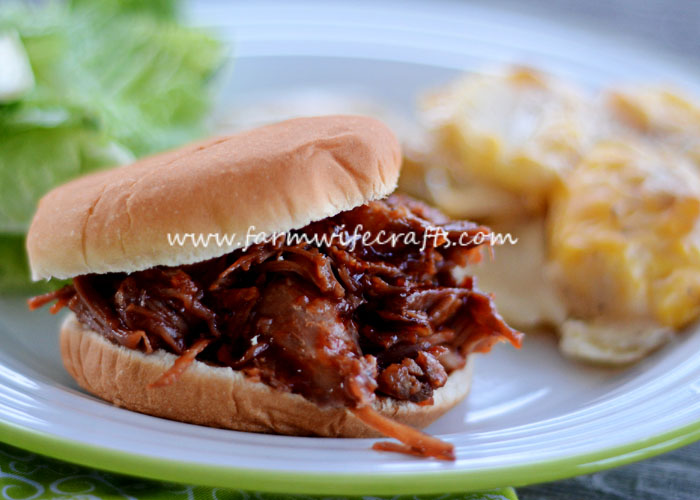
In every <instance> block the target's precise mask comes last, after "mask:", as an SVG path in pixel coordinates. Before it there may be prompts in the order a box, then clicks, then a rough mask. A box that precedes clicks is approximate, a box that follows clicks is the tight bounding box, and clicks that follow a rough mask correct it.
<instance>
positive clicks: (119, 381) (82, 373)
mask: <svg viewBox="0 0 700 500" xmlns="http://www.w3.org/2000/svg"><path fill="white" fill-rule="evenodd" d="M60 345H61V357H62V358H63V364H64V365H65V367H66V370H68V373H70V375H71V376H72V377H73V378H74V379H75V380H76V381H77V382H78V384H79V385H80V386H81V387H82V388H83V389H85V390H86V391H88V392H90V393H92V394H94V395H96V396H99V397H100V398H102V399H104V400H107V401H110V402H111V403H113V404H115V405H117V406H120V407H124V408H128V409H130V410H134V411H138V412H141V413H146V414H148V415H153V416H157V417H163V418H168V419H171V420H179V421H182V422H189V423H192V424H200V425H207V426H210V427H221V428H225V429H234V430H239V431H249V432H269V433H277V434H287V435H297V436H311V435H313V436H325V437H379V436H380V434H378V433H376V432H375V431H374V430H372V429H371V428H369V427H368V426H367V425H365V424H364V423H362V422H361V421H360V420H359V419H358V418H357V417H356V416H355V415H354V414H353V413H351V412H350V411H348V410H347V409H345V408H320V407H319V406H317V405H316V404H314V403H312V402H311V401H309V400H307V399H305V398H303V397H302V396H299V395H298V394H293V393H290V392H286V391H281V390H276V389H273V388H272V387H270V386H268V385H267V384H264V383H262V382H257V381H255V380H253V379H251V378H249V377H246V376H245V375H244V374H243V373H241V372H239V371H235V370H233V369H231V368H229V367H219V366H210V365H208V364H206V363H203V362H200V361H195V362H194V363H193V364H192V365H191V366H190V367H189V368H188V369H187V370H186V371H185V372H184V373H183V374H182V375H181V376H180V378H179V379H178V381H177V382H176V383H175V384H172V385H168V386H165V387H159V388H154V389H151V388H148V387H147V385H148V384H149V383H150V382H153V381H155V380H156V379H157V378H158V377H159V376H160V375H162V374H163V372H164V371H166V370H167V369H168V368H169V367H170V366H172V364H173V362H174V361H175V359H177V357H176V356H175V355H173V354H170V353H168V352H165V351H163V350H158V351H156V352H154V353H153V354H143V353H142V352H140V351H135V350H132V349H127V348H125V347H122V346H119V345H117V344H114V343H112V342H110V341H109V340H107V339H106V338H105V337H104V336H102V335H100V334H99V333H96V332H94V331H92V330H90V329H89V328H87V327H85V326H83V325H82V324H81V323H80V322H78V320H77V319H76V317H75V315H73V314H72V313H71V314H70V315H69V316H68V318H66V320H65V321H64V323H63V326H62V327H61V336H60ZM471 359H472V358H470V361H469V362H468V363H467V365H466V366H465V367H464V368H462V369H461V370H457V371H455V372H453V373H452V374H451V375H450V377H449V378H448V380H447V383H446V384H445V385H444V386H443V387H441V388H439V389H437V390H436V391H435V393H434V395H433V398H434V404H433V405H424V406H421V405H418V404H416V403H411V402H408V401H398V400H395V399H392V398H383V397H377V398H376V401H375V403H374V408H375V409H376V410H377V411H378V412H379V413H381V414H382V415H384V416H386V417H390V418H391V419H393V420H395V421H397V422H401V423H404V424H408V425H411V426H413V427H417V428H423V427H425V426H427V425H429V424H430V423H431V422H433V421H434V420H436V419H437V418H439V417H440V416H442V415H443V414H444V413H445V412H447V411H448V410H450V409H451V408H452V407H454V406H455V405H456V404H457V403H459V402H460V401H461V400H462V399H464V397H465V396H466V395H467V393H468V392H469V388H470V382H471V372H472V362H471Z"/></svg>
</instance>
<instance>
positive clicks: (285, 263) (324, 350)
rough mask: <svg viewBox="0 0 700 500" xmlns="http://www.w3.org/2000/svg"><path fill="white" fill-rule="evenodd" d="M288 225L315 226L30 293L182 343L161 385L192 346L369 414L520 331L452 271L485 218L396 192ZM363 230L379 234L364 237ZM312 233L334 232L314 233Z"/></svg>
mask: <svg viewBox="0 0 700 500" xmlns="http://www.w3.org/2000/svg"><path fill="white" fill-rule="evenodd" d="M436 228H440V229H441V230H442V233H441V234H439V235H438V234H437V233H436V232H435V229H436ZM290 234H296V235H297V236H302V235H303V236H305V237H306V238H305V239H304V238H300V239H298V240H297V241H296V242H291V243H290V241H289V238H275V239H274V240H272V241H265V242H263V243H259V244H255V245H252V246H249V247H248V248H246V249H242V250H236V251H234V252H232V253H230V254H227V255H224V256H222V257H219V258H215V259H211V260H207V261H204V262H200V263H197V264H193V265H184V266H179V267H155V268H152V269H148V270H145V271H139V272H135V273H131V274H123V273H114V274H104V275H85V276H78V277H76V278H74V279H73V283H72V285H68V286H66V287H64V288H62V289H60V290H58V291H56V292H52V293H49V294H46V295H43V296H39V297H35V298H33V299H31V300H30V307H32V308H36V307H40V306H41V305H43V304H46V303H47V302H50V301H52V300H55V301H56V303H55V304H54V306H52V312H56V311H57V310H59V309H60V308H61V307H63V306H67V307H68V308H70V309H71V310H72V311H73V312H74V313H75V314H76V315H77V317H78V319H79V320H80V321H81V322H82V323H83V324H85V325H87V326H89V327H90V328H92V329H93V330H95V331H97V332H100V333H102V334H103V335H104V336H105V337H107V338H108V339H109V340H111V341H113V342H115V343H118V344H120V345H123V346H125V347H128V348H130V349H138V350H141V351H143V352H146V353H149V352H152V351H154V350H156V349H165V350H166V351H169V352H172V353H174V354H177V355H179V356H180V358H179V359H178V362H177V363H176V364H175V365H174V366H173V367H172V368H171V369H170V370H168V372H167V373H165V374H164V375H163V376H162V377H161V378H160V379H159V380H158V381H156V382H155V383H153V384H151V385H152V386H159V385H165V384H168V383H172V382H173V381H175V380H176V379H177V376H178V375H179V374H180V373H182V371H184V370H185V369H186V368H187V365H188V364H189V363H190V362H191V361H192V360H194V359H195V358H196V359H198V360H201V361H204V362H207V363H211V364H215V365H223V366H229V367H232V368H234V369H236V370H242V371H243V372H244V373H246V374H247V375H249V376H251V377H255V378H259V379H260V380H262V381H264V382H265V383H267V384H269V385H270V386H272V387H275V388H278V389H282V390H286V391H291V392H294V393H298V394H301V395H302V396H304V397H306V398H307V399H309V400H311V401H313V402H315V403H317V404H319V405H321V406H335V407H347V408H350V409H355V410H358V412H357V413H358V415H359V416H362V414H363V413H364V410H362V411H360V410H361V409H362V408H364V407H367V406H368V405H370V404H371V402H372V400H373V399H374V397H375V395H380V396H390V397H392V398H395V399H398V400H407V401H412V402H415V403H419V404H431V403H432V396H433V392H434V390H435V389H437V388H439V387H442V386H443V385H444V384H445V383H446V381H447V377H448V376H449V374H450V373H451V372H452V371H454V370H456V369H459V368H461V367H463V366H464V364H465V362H466V359H467V356H468V355H469V354H471V353H472V352H485V351H488V350H489V349H490V348H491V346H492V345H493V344H494V343H496V342H499V341H509V342H511V343H512V344H513V345H515V346H519V345H520V342H521V334H520V333H518V332H516V331H514V330H512V329H511V328H509V327H508V326H507V325H506V324H505V323H504V322H503V320H502V319H501V318H500V316H499V315H498V314H497V313H496V311H495V308H494V305H493V302H492V300H491V298H490V297H489V296H488V295H485V294H483V293H481V292H480V291H478V290H477V289H476V288H475V287H474V284H473V282H472V280H471V278H465V279H462V280H461V281H457V279H456V278H455V276H454V274H453V271H454V269H455V268H456V267H458V266H464V265H466V264H467V263H469V262H475V261H478V260H479V259H480V257H481V253H480V252H481V249H480V248H479V245H477V244H474V243H473V242H471V241H472V240H473V239H474V237H475V236H476V235H477V234H482V235H486V234H488V230H487V229H486V228H483V227H478V226H476V225H474V224H472V223H469V222H462V221H453V220H450V219H448V218H447V217H445V216H444V215H442V214H441V213H440V212H438V211H436V210H434V209H431V208H429V207H427V206H426V205H424V204H422V203H420V202H417V201H415V200H413V199H411V198H408V197H405V196H399V195H393V196H390V197H389V198H387V199H384V200H380V201H373V202H369V203H367V204H365V205H362V206H360V207H357V208H355V209H353V210H350V211H347V212H342V213H339V214H337V215H335V216H333V217H330V218H327V219H324V220H321V221H318V222H314V223H312V224H309V225H308V226H306V227H304V228H302V229H299V230H295V231H292V232H291V233H290ZM363 234H368V235H371V236H372V237H373V238H368V239H367V240H366V241H364V242H363V241H357V235H360V236H361V235H363ZM410 234H413V235H414V238H413V239H412V240H409V239H408V238H397V239H395V240H394V241H387V238H388V236H389V235H410ZM323 235H325V236H326V238H325V239H323V238H322V237H323ZM330 235H336V239H332V238H328V237H329V236H330ZM431 235H434V236H431ZM287 236H288V235H287ZM314 236H315V237H316V240H315V241H316V242H318V241H321V242H323V243H324V244H313V243H311V244H310V243H308V241H310V240H311V241H314V238H313V237H314ZM377 236H381V237H380V238H376V237H377ZM465 236H466V238H465ZM341 237H343V238H344V239H343V238H341ZM353 238H354V239H355V244H354V245H352V244H348V242H351V241H353ZM482 239H483V238H482ZM379 240H381V241H379ZM465 240H467V241H469V242H468V243H464V241H465ZM460 241H461V242H462V243H461V244H460V243H458V242H460ZM423 246H424V248H422V247H423ZM364 420H365V421H370V420H372V418H367V417H366V416H365V418H364ZM385 423H386V422H385ZM374 424H375V425H373V427H375V428H377V426H379V427H381V425H382V424H381V422H380V423H377V422H374ZM369 425H372V423H369ZM416 451H419V452H420V450H416V448H415V447H414V448H413V452H416Z"/></svg>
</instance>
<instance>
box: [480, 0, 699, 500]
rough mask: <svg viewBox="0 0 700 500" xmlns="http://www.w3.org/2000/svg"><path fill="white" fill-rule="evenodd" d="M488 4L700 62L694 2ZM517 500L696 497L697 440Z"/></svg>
mask: <svg viewBox="0 0 700 500" xmlns="http://www.w3.org/2000/svg"><path fill="white" fill-rule="evenodd" d="M480 3H484V4H485V5H488V6H489V7H493V8H503V9H507V10H514V11H518V12H525V13H529V14H535V15H537V16H540V17H550V18H555V19H561V20H562V21H565V22H572V23H575V24H578V25H581V26H583V27H586V26H588V27H590V28H593V29H596V30H600V31H611V30H614V31H615V32H616V33H618V34H619V33H622V34H623V35H624V36H626V37H628V38H630V39H632V40H635V39H637V40H642V41H643V42H644V43H645V44H648V45H649V44H651V45H654V46H656V47H658V48H660V49H663V50H666V51H668V52H672V53H674V54H676V55H680V56H682V57H686V58H688V59H689V60H691V61H692V62H693V63H695V62H700V1H697V0H688V1H683V0H666V1H664V0H585V1H581V0H488V1H485V0H484V1H481V2H480ZM517 490H518V496H519V497H520V498H521V500H659V499H669V500H670V499H673V500H686V499H687V500H697V499H698V498H700V443H696V444H694V445H690V446H687V447H685V448H681V449H679V450H676V451H673V452H671V453H667V454H664V455H661V456H658V457H655V458H652V459H650V460H645V461H643V462H639V463H636V464H631V465H628V466H626V467H621V468H618V469H613V470H609V471H604V472H600V473H597V474H593V475H589V476H581V477H577V478H574V479H569V480H565V481H558V482H555V483H548V484H541V485H536V486H530V487H527V488H518V489H517Z"/></svg>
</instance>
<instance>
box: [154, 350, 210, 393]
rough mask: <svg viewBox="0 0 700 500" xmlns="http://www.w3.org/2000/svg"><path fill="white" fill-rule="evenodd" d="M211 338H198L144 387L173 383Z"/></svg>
mask: <svg viewBox="0 0 700 500" xmlns="http://www.w3.org/2000/svg"><path fill="white" fill-rule="evenodd" d="M211 340H212V339H199V340H198V341H197V342H195V343H194V344H193V345H192V347H190V348H189V349H187V350H186V351H185V352H184V353H183V354H182V355H181V356H180V357H179V358H177V359H176V360H175V362H174V363H173V365H172V366H171V367H170V368H168V369H167V370H166V371H165V372H163V374H162V375H161V376H160V377H158V378H157V379H156V380H155V381H153V382H151V383H150V384H148V385H147V386H146V387H147V388H149V389H154V388H156V387H165V386H166V385H171V384H174V383H175V382H176V381H177V379H179V378H180V376H181V375H182V374H183V373H184V372H185V370H187V368H189V367H190V365H191V364H192V363H193V362H194V360H195V358H196V357H197V356H198V355H199V353H201V352H202V351H203V350H204V349H206V348H207V346H208V345H209V344H211Z"/></svg>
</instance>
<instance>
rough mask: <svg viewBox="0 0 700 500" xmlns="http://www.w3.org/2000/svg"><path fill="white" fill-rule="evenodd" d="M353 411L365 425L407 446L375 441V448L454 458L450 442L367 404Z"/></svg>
mask: <svg viewBox="0 0 700 500" xmlns="http://www.w3.org/2000/svg"><path fill="white" fill-rule="evenodd" d="M353 413H354V414H355V415H356V416H357V417H358V418H359V419H360V420H362V421H363V422H364V423H365V424H366V425H367V426H369V427H371V428H372V429H374V430H376V431H377V432H379V433H381V434H383V435H384V436H388V437H393V438H394V439H396V440H398V441H401V442H402V443H403V444H404V445H406V447H407V448H408V450H407V449H405V448H403V447H401V446H400V445H397V444H395V443H376V444H375V445H374V446H373V448H374V449H375V450H384V451H396V452H399V453H406V452H407V451H410V453H411V454H413V455H418V456H421V457H433V458H437V459H439V460H454V459H455V454H454V446H453V445H452V444H450V443H446V442H445V441H442V440H440V439H438V438H436V437H433V436H430V435H428V434H425V433H424V432H421V431H419V430H417V429H414V428H413V427H409V426H408V425H404V424H400V423H398V422H395V421H394V420H391V419H390V418H387V417H385V416H383V415H380V414H379V413H377V412H376V411H374V409H372V408H370V407H368V406H364V407H361V408H355V409H354V410H353Z"/></svg>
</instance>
